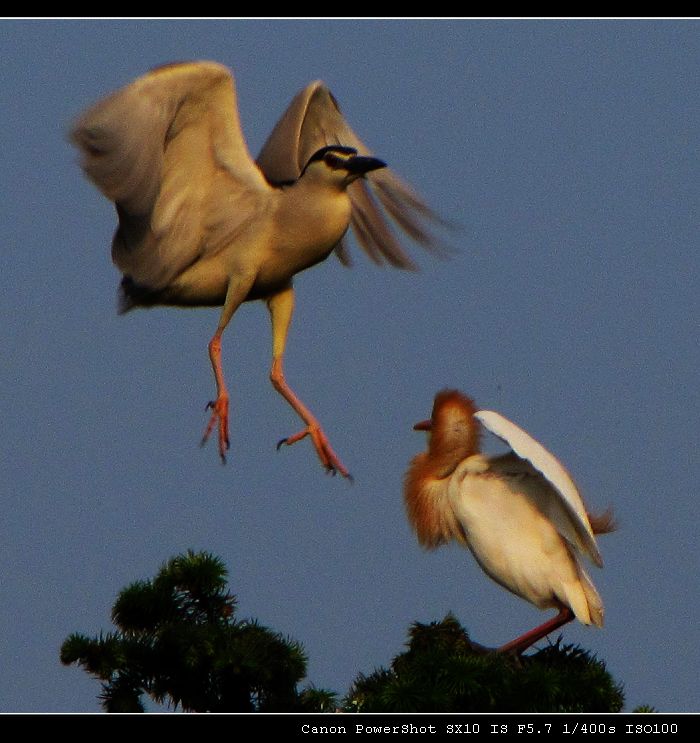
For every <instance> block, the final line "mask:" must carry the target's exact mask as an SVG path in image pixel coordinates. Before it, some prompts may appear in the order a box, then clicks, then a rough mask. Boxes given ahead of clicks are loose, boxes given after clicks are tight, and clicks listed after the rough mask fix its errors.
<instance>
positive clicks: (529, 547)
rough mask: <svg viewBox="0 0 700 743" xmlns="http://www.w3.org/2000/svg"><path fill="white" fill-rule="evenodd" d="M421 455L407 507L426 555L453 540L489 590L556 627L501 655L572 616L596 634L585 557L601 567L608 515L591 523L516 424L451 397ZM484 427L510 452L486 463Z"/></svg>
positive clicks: (598, 617) (558, 472)
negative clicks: (551, 613) (492, 586)
mask: <svg viewBox="0 0 700 743" xmlns="http://www.w3.org/2000/svg"><path fill="white" fill-rule="evenodd" d="M414 429H415V430H423V431H429V442H428V448H427V451H425V452H421V453H420V454H418V455H417V456H415V457H414V458H413V460H412V461H411V463H410V466H409V469H408V471H407V473H406V478H405V484H404V499H405V504H406V510H407V514H408V519H409V521H410V523H411V525H412V527H413V529H414V530H415V532H416V535H417V537H418V541H419V542H420V543H421V544H422V545H423V546H424V547H427V548H429V549H432V548H435V547H438V546H439V545H442V544H446V543H448V542H449V541H451V540H455V541H456V542H458V543H460V544H461V545H463V546H465V547H468V548H469V549H470V550H471V552H472V554H473V555H474V558H475V559H476V561H477V563H478V564H479V565H480V567H481V568H482V570H483V571H484V572H485V573H486V574H487V575H488V576H489V577H491V578H492V579H493V580H494V581H496V583H499V584H500V585H501V586H503V587H504V588H506V589H508V590H509V591H511V592H512V593H514V594H516V595H517V596H520V597H521V598H523V599H525V600H526V601H529V602H530V603H532V604H534V605H535V606H537V607H538V608H540V609H547V608H554V609H557V611H558V614H557V616H556V617H554V618H553V619H551V620H549V621H548V622H545V623H544V624H542V625H539V626H538V627H535V628H534V629H533V630H531V631H530V632H527V633H525V634H524V635H522V636H520V637H518V638H516V639H515V640H513V641H511V642H509V643H507V644H505V645H503V646H501V647H500V648H498V650H499V651H500V652H515V653H522V652H523V651H524V650H526V649H527V648H528V647H530V646H531V645H532V644H533V643H535V642H537V641H538V640H540V639H541V638H543V637H545V636H546V635H548V634H549V633H550V632H553V631H554V630H555V629H557V628H559V627H561V626H562V625H564V624H566V623H567V622H570V621H571V620H572V619H574V617H576V618H577V619H578V620H579V621H581V622H582V623H583V624H593V625H595V626H597V627H602V626H603V602H602V600H601V598H600V596H599V595H598V592H597V591H596V589H595V586H594V585H593V583H592V581H591V579H590V577H589V576H588V573H587V572H586V570H585V568H584V566H583V564H582V558H584V557H586V558H588V559H589V560H590V561H592V562H593V563H594V564H595V565H597V566H598V567H602V565H603V561H602V558H601V555H600V551H599V549H598V545H597V543H596V534H602V533H606V532H610V531H612V530H613V529H614V528H615V524H614V519H613V516H612V513H611V512H610V511H606V512H605V513H603V514H601V515H599V516H592V515H591V514H589V513H588V512H587V511H586V508H585V506H584V504H583V501H582V500H581V496H580V494H579V492H578V489H577V487H576V485H575V484H574V482H573V480H572V479H571V476H570V475H569V473H568V472H567V471H566V470H565V469H564V467H563V466H562V465H561V464H560V462H559V461H558V460H557V459H556V457H554V455H553V454H551V453H550V452H549V451H547V449H545V448H544V447H543V446H542V445H541V444H540V443H539V442H537V441H536V440H535V439H534V438H532V437H531V436H530V435H529V434H528V433H526V432H525V431H524V430H523V429H522V428H520V427H519V426H517V425H516V424H515V423H513V422H511V421H509V420H508V419H507V418H504V417H503V416H502V415H500V414H499V413H496V412H493V411H490V410H479V411H478V410H477V409H476V407H475V405H474V402H473V400H471V399H470V398H469V397H467V396H466V395H464V394H462V393H461V392H459V391H457V390H449V389H448V390H443V391H441V392H439V393H438V394H437V395H436V397H435V401H434V404H433V412H432V417H431V418H430V420H426V421H422V422H420V423H417V424H416V425H415V426H414ZM482 429H485V430H486V431H489V432H491V433H493V434H495V435H496V436H497V437H499V438H500V439H502V440H503V441H505V442H506V443H507V444H508V445H509V446H510V448H511V449H512V451H511V452H509V453H506V454H502V455H499V456H486V455H485V454H483V453H481V451H480V438H481V433H482Z"/></svg>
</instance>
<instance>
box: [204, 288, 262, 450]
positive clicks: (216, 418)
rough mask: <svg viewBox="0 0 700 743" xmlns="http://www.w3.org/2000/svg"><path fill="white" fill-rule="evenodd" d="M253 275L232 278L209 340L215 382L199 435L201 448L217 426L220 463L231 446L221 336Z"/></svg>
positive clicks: (247, 290)
mask: <svg viewBox="0 0 700 743" xmlns="http://www.w3.org/2000/svg"><path fill="white" fill-rule="evenodd" d="M254 278H255V277H254V276H253V275H251V276H238V277H236V278H233V279H231V281H230V283H229V286H228V289H227V291H226V300H225V301H224V308H223V310H222V311H221V317H220V318H219V325H218V327H217V329H216V333H214V337H213V338H212V339H211V340H210V341H209V358H210V359H211V366H212V369H213V370H214V379H215V380H216V400H212V401H210V402H208V403H207V406H206V408H205V409H206V410H209V409H210V408H211V411H212V413H211V418H209V423H208V424H207V427H206V429H205V431H204V436H202V444H201V445H202V446H204V444H206V443H207V440H208V439H209V436H210V434H211V432H212V431H213V430H214V427H215V426H217V424H218V429H219V455H220V456H221V461H222V462H223V463H224V464H225V463H226V452H227V451H228V448H229V446H230V444H229V435H228V400H229V397H228V389H227V388H226V383H225V382H224V370H223V366H222V365H221V336H222V334H223V332H224V329H225V328H226V326H227V325H228V324H229V322H230V320H231V318H232V317H233V313H234V312H235V311H236V310H237V309H238V308H239V307H240V305H241V302H243V300H244V299H245V297H246V295H247V294H248V292H249V291H250V287H251V286H252V285H253V281H254Z"/></svg>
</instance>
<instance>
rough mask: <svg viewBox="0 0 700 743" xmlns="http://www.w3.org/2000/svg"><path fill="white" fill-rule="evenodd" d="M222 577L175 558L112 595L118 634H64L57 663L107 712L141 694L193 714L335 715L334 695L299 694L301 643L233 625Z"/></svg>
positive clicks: (251, 625)
mask: <svg viewBox="0 0 700 743" xmlns="http://www.w3.org/2000/svg"><path fill="white" fill-rule="evenodd" d="M226 579H227V570H226V567H225V566H224V564H223V562H222V561H221V560H220V559H219V558H217V557H214V556H213V555H211V554H208V553H206V552H199V553H195V552H192V551H188V552H187V553H186V554H183V555H178V556H177V557H174V558H172V559H171V560H169V561H168V562H167V563H166V564H165V565H163V567H162V568H161V569H160V571H159V572H158V574H157V575H156V577H155V578H154V579H153V580H145V581H136V582H135V583H132V584H130V585H129V586H127V587H126V588H124V589H123V590H122V591H121V592H120V593H119V595H118V597H117V600H116V602H115V604H114V607H113V608H112V621H113V622H114V624H115V625H116V627H117V631H116V632H110V633H108V634H102V633H100V634H99V635H98V636H97V637H93V638H90V637H87V636H85V635H82V634H77V633H74V634H72V635H70V636H69V637H68V638H67V639H66V640H65V641H64V643H63V645H62V646H61V661H62V662H63V663H64V664H73V663H77V664H78V665H80V666H82V667H83V668H84V669H85V670H86V671H87V672H88V673H90V674H92V675H93V676H95V677H96V678H98V679H100V680H101V681H102V693H101V694H100V699H101V701H102V707H103V708H104V709H105V711H107V712H143V711H144V703H143V696H144V695H148V696H150V697H151V698H152V699H153V700H154V701H155V702H157V703H160V704H168V705H170V706H172V707H174V708H176V709H177V708H178V707H179V708H181V709H182V710H184V711H191V712H254V711H264V712H275V711H292V710H293V711H324V710H328V709H333V708H334V707H335V696H334V695H333V694H331V693H329V692H325V691H322V690H317V689H313V688H309V689H305V690H303V691H299V690H298V689H297V684H298V683H299V682H300V681H301V680H302V679H303V678H304V676H305V675H306V662H307V661H306V656H305V654H304V650H303V648H302V646H301V645H300V644H299V643H297V642H295V641H293V640H291V639H288V638H285V637H283V636H282V635H280V634H279V633H276V632H273V631H271V630H269V629H267V628H266V627H263V626H261V625H260V624H258V622H257V621H255V620H243V621H240V620H238V619H236V617H235V611H236V599H235V596H233V595H232V594H231V593H229V592H228V589H227V585H226Z"/></svg>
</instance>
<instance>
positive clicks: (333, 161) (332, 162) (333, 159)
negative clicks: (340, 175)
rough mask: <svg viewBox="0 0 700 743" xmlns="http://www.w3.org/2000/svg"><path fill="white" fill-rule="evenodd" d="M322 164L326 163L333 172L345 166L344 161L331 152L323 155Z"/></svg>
mask: <svg viewBox="0 0 700 743" xmlns="http://www.w3.org/2000/svg"><path fill="white" fill-rule="evenodd" d="M323 162H324V163H326V165H327V166H328V167H329V168H333V170H338V169H340V168H342V167H343V165H344V164H345V161H344V160H343V159H342V158H340V157H338V156H337V155H334V154H333V153H332V152H327V153H326V154H325V155H324V157H323Z"/></svg>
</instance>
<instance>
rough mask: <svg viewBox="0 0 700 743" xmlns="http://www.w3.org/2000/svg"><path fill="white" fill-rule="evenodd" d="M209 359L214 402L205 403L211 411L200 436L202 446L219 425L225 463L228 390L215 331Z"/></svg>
mask: <svg viewBox="0 0 700 743" xmlns="http://www.w3.org/2000/svg"><path fill="white" fill-rule="evenodd" d="M209 358H210V359H211V365H212V367H213V369H214V378H215V379H216V400H213V401H211V402H208V403H207V410H208V409H209V408H211V409H212V414H211V418H210V419H209V423H208V424H207V428H206V430H205V431H204V436H202V446H204V444H206V443H207V439H208V438H209V435H210V434H211V432H212V431H213V430H214V426H216V425H217V423H218V425H219V454H220V456H221V461H222V462H223V463H226V451H227V450H228V448H229V445H230V444H229V438H228V390H227V389H226V383H225V382H224V372H223V368H222V366H221V332H220V331H218V330H217V332H216V333H215V334H214V337H213V338H212V339H211V341H210V342H209Z"/></svg>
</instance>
